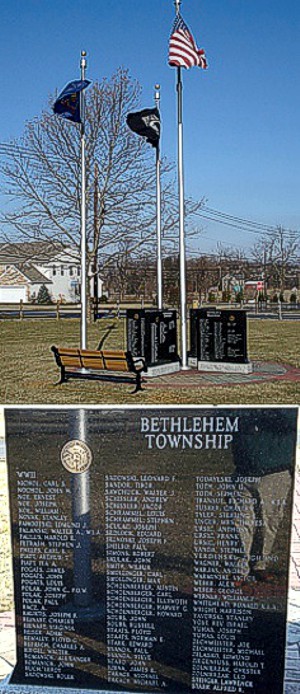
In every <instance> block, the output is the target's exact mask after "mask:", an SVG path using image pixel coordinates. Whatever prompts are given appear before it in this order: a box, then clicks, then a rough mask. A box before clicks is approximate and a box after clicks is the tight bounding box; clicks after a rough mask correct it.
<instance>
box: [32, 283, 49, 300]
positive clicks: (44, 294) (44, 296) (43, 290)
mask: <svg viewBox="0 0 300 694" xmlns="http://www.w3.org/2000/svg"><path fill="white" fill-rule="evenodd" d="M36 303H37V304H52V299H51V296H50V294H49V291H48V289H47V287H46V286H45V285H44V284H42V286H41V287H40V288H39V292H38V295H37V299H36Z"/></svg>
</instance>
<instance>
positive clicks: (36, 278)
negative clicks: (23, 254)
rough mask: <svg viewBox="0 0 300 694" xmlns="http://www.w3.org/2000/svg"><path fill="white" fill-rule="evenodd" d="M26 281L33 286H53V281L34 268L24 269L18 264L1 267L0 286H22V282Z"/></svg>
mask: <svg viewBox="0 0 300 694" xmlns="http://www.w3.org/2000/svg"><path fill="white" fill-rule="evenodd" d="M24 280H27V283H28V281H29V282H30V283H31V284H53V282H52V280H49V279H48V277H45V275H43V274H42V273H41V272H39V271H38V270H36V268H34V267H31V266H28V267H24V266H22V265H18V264H16V263H9V264H8V263H6V264H4V265H0V284H2V285H3V284H5V285H11V284H15V283H17V284H21V283H22V281H23V283H24Z"/></svg>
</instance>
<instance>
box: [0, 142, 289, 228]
mask: <svg viewBox="0 0 300 694" xmlns="http://www.w3.org/2000/svg"><path fill="white" fill-rule="evenodd" d="M0 155H5V156H7V155H8V156H11V157H13V156H15V155H19V156H26V157H27V159H29V160H31V161H38V162H39V163H41V161H40V154H39V153H35V152H32V150H30V149H29V148H28V147H24V146H23V145H18V144H11V143H2V144H1V143H0ZM45 156H47V158H48V159H49V161H50V162H51V163H57V162H60V163H61V158H60V157H59V156H55V155H54V156H53V155H52V154H47V155H45ZM196 215H197V216H199V217H201V218H202V219H207V220H208V221H210V222H214V223H215V224H221V225H222V226H228V227H230V228H231V229H237V230H238V231H241V232H242V233H247V234H256V235H259V236H262V235H267V236H272V235H273V234H274V232H276V231H278V226H275V225H272V224H264V223H262V222H258V221H255V220H250V219H247V218H243V217H238V216H236V215H232V214H228V213H227V212H222V211H221V210H215V209H214V208H212V207H209V206H207V205H203V207H202V208H201V209H200V210H199V211H198V212H197V213H196ZM282 233H283V235H284V236H289V237H294V238H295V239H296V238H297V237H298V236H299V235H300V232H299V231H297V230H292V229H283V230H282Z"/></svg>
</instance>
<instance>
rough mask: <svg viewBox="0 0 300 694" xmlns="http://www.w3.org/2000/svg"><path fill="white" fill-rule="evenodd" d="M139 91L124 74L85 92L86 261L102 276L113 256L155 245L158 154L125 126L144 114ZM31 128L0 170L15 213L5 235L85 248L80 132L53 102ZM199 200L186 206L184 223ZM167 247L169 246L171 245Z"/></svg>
mask: <svg viewBox="0 0 300 694" xmlns="http://www.w3.org/2000/svg"><path fill="white" fill-rule="evenodd" d="M140 100H141V87H140V86H139V84H138V83H137V82H136V81H135V80H133V79H132V78H131V77H130V76H129V74H128V71H127V70H125V69H123V68H120V69H118V70H117V72H116V73H115V74H114V75H113V76H112V78H111V79H106V78H104V79H102V80H101V81H100V82H96V83H94V85H93V86H92V87H90V88H89V89H88V90H87V91H86V133H87V138H86V191H87V210H86V218H87V256H88V262H89V267H90V268H93V272H96V271H97V267H98V256H99V254H100V256H101V264H102V265H105V264H107V263H108V264H109V263H110V261H111V259H112V257H115V256H116V254H122V252H123V249H124V248H126V254H128V253H133V254H134V255H137V254H138V253H139V251H140V249H143V252H144V251H145V249H147V246H148V248H151V247H152V248H153V245H154V242H155V216H156V206H155V175H156V174H155V164H154V161H155V159H154V151H153V149H152V148H151V147H150V146H149V145H148V144H146V143H145V141H144V139H142V138H140V137H137V136H136V135H134V134H132V133H131V132H130V131H129V129H128V127H127V125H126V115H127V113H128V112H130V111H133V110H136V109H138V108H140ZM53 101H54V100H52V99H51V100H49V105H48V108H47V109H45V110H44V112H43V113H42V115H41V116H40V117H37V118H35V119H34V120H33V121H32V122H30V123H27V124H26V126H25V130H24V135H23V137H22V138H21V140H20V141H19V142H16V143H14V147H13V146H11V147H10V148H8V149H7V152H8V153H7V156H6V158H5V159H4V163H3V164H1V170H2V173H3V175H4V178H5V181H6V186H5V192H6V194H7V196H8V198H9V200H10V208H12V203H13V205H14V207H13V211H11V212H9V213H7V214H6V215H5V218H4V220H2V229H3V234H4V237H5V234H6V238H10V239H11V237H12V233H13V234H14V238H17V239H18V240H23V241H31V240H39V241H40V240H41V241H48V242H49V241H51V242H52V243H55V242H56V243H57V242H58V241H59V242H61V243H62V244H63V245H65V246H72V247H74V248H77V251H76V252H77V253H78V249H79V245H80V157H79V138H80V133H79V128H78V126H76V125H74V124H72V123H70V122H65V121H64V120H63V119H61V118H59V117H57V116H54V114H53V112H52V108H51V106H52V103H53ZM172 168H173V167H172V165H170V164H169V163H168V162H167V161H164V162H163V166H162V220H163V236H165V237H166V238H169V237H170V235H171V237H172V234H173V236H174V230H175V229H176V223H177V220H178V211H177V199H176V198H177V196H176V193H175V191H176V186H175V185H174V180H173V172H172ZM200 206H201V201H199V202H194V201H191V200H187V201H186V217H188V216H190V215H192V214H193V213H194V212H196V211H197V210H199V208H200ZM166 243H168V242H167V241H166Z"/></svg>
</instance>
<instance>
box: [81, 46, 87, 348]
mask: <svg viewBox="0 0 300 694" xmlns="http://www.w3.org/2000/svg"><path fill="white" fill-rule="evenodd" d="M80 70H81V79H82V80H84V79H85V71H86V52H85V51H81V59H80ZM84 111H85V96H84V91H82V92H81V93H80V152H81V325H80V346H81V349H86V346H87V267H86V262H87V252H86V251H87V248H86V185H85V183H86V180H85V179H86V177H85V113H84Z"/></svg>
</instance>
